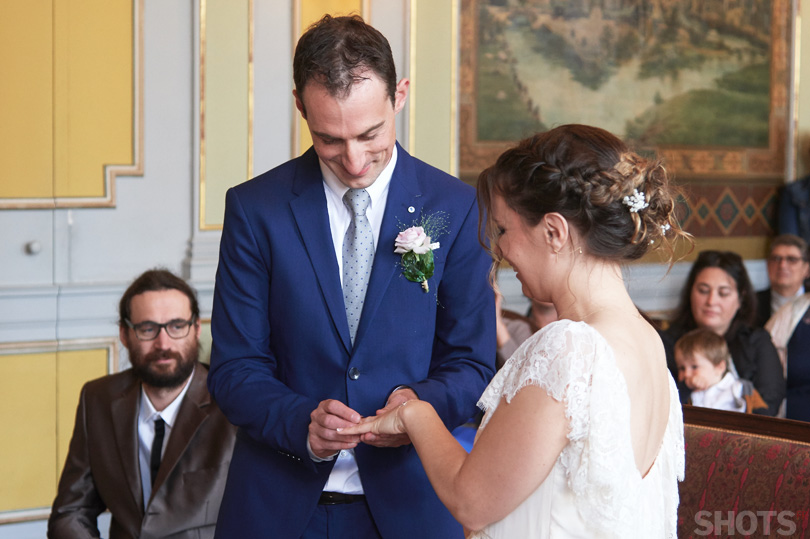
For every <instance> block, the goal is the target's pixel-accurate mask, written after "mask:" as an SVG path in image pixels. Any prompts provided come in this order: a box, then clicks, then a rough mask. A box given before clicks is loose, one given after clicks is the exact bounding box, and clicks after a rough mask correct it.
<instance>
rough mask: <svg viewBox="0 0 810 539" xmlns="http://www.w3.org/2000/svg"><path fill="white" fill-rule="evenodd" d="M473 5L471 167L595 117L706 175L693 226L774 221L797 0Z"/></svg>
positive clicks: (467, 115)
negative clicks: (523, 140) (793, 1)
mask: <svg viewBox="0 0 810 539" xmlns="http://www.w3.org/2000/svg"><path fill="white" fill-rule="evenodd" d="M461 13H462V14H461V28H462V31H461V40H462V43H461V51H462V53H461V76H460V81H461V84H460V86H461V88H460V103H459V122H460V139H459V140H460V145H459V146H460V148H459V165H460V166H459V168H460V172H461V174H462V176H463V177H465V179H468V180H470V179H471V178H474V177H475V176H476V175H477V174H478V173H479V172H480V171H481V170H482V169H484V168H486V167H487V166H489V165H490V164H492V163H494V161H495V160H496V159H497V157H498V155H499V154H500V153H501V152H502V151H503V150H504V149H505V148H507V147H508V146H510V145H511V144H512V143H514V142H515V141H517V140H519V139H521V138H523V137H524V136H527V135H529V134H531V133H533V132H535V131H543V130H546V129H549V128H551V127H554V126H557V125H562V124H566V123H584V124H590V125H595V126H598V127H602V128H604V129H607V130H608V131H610V132H612V133H614V134H616V135H617V136H619V137H621V138H622V139H624V140H626V141H628V142H629V143H630V144H631V145H632V146H633V147H634V148H635V149H636V150H638V151H640V152H642V153H650V154H652V153H657V154H659V155H661V156H662V157H663V158H664V160H665V163H666V166H667V169H668V170H669V171H670V172H672V173H673V174H674V176H675V178H676V179H677V180H678V181H679V182H680V183H682V184H689V185H690V190H691V187H697V189H696V190H695V191H696V192H693V193H692V194H691V195H692V196H690V197H689V202H688V207H687V208H686V220H687V221H691V224H690V226H689V227H687V228H689V229H691V230H692V232H693V233H700V234H702V235H710V236H718V235H720V236H725V235H742V234H747V235H762V234H768V233H770V231H771V226H770V221H771V220H772V217H773V212H774V197H775V194H776V189H777V187H778V185H781V184H782V183H783V182H784V178H785V174H786V172H791V173H792V171H786V166H787V163H789V162H790V161H791V160H792V155H793V152H792V146H793V143H792V136H790V135H791V132H790V130H791V129H792V125H793V122H792V121H791V119H790V97H791V95H792V92H791V91H790V90H791V88H790V81H791V68H790V66H791V62H790V59H791V44H792V41H791V40H792V35H791V34H792V14H793V9H792V4H791V0H725V1H724V0H701V1H695V0H669V1H666V2H648V1H642V0H602V1H598V2H594V1H590V0H587V1H586V0H462V8H461ZM697 180H699V181H697ZM703 187H707V188H709V191H707V193H703V192H702V191H701V188H703ZM752 193H755V194H752ZM704 195H705V196H704ZM729 200H731V202H730V203H729ZM684 224H685V225H686V224H687V223H686V222H685V223H684ZM737 225H741V226H737ZM706 227H708V228H706Z"/></svg>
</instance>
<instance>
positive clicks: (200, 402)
mask: <svg viewBox="0 0 810 539" xmlns="http://www.w3.org/2000/svg"><path fill="white" fill-rule="evenodd" d="M204 369H205V367H203V366H202V365H197V366H196V367H195V368H194V374H193V375H192V377H191V380H190V381H189V384H190V385H189V387H188V391H187V392H186V396H185V397H184V398H183V402H181V403H180V409H179V410H178V411H177V416H176V417H175V419H174V425H173V426H172V433H171V435H170V436H169V441H168V443H167V444H166V451H165V452H164V454H163V457H162V458H161V460H160V468H159V469H158V474H157V477H155V484H154V485H153V486H152V498H154V497H155V493H156V492H158V491H159V490H160V486H161V485H162V484H163V482H164V481H166V478H167V477H169V474H170V473H171V472H172V470H173V469H174V467H175V466H176V465H177V462H178V461H179V460H180V458H181V457H182V456H183V453H185V451H186V448H187V447H188V444H189V443H190V442H191V440H192V438H194V434H195V433H196V432H197V429H199V428H200V425H202V423H203V421H205V420H206V419H207V418H208V410H209V408H208V406H209V404H211V396H210V395H209V394H208V390H207V389H206V387H205V378H206V376H205V372H204ZM150 501H151V500H150Z"/></svg>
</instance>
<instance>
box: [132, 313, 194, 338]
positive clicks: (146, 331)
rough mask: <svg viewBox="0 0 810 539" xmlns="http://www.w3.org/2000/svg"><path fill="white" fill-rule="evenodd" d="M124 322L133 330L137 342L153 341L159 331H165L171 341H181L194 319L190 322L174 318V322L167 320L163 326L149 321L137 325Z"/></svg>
mask: <svg viewBox="0 0 810 539" xmlns="http://www.w3.org/2000/svg"><path fill="white" fill-rule="evenodd" d="M125 322H126V323H127V325H128V326H129V327H131V328H132V329H134V330H135V336H136V337H138V340H139V341H154V340H155V339H157V336H158V335H160V330H161V329H165V330H166V335H168V336H169V337H171V338H172V339H182V338H183V337H185V336H187V335H188V332H189V331H190V330H191V325H192V324H193V323H194V318H193V317H192V318H191V319H190V320H183V319H181V318H176V319H174V320H169V321H168V322H166V323H165V324H158V323H157V322H152V321H151V320H147V321H146V322H139V323H137V324H133V323H132V322H130V321H129V320H125Z"/></svg>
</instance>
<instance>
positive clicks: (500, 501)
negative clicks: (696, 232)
mask: <svg viewBox="0 0 810 539" xmlns="http://www.w3.org/2000/svg"><path fill="white" fill-rule="evenodd" d="M478 195H479V201H480V205H481V210H482V215H483V214H484V210H485V212H486V216H487V235H488V237H489V240H490V244H491V246H492V250H493V257H494V259H495V266H494V267H495V268H497V266H498V264H499V263H500V262H501V261H502V260H506V261H507V262H508V263H509V264H510V265H511V266H512V268H513V269H514V270H515V272H517V278H518V279H519V280H520V282H521V283H522V285H523V292H524V293H525V294H526V295H527V296H528V297H530V298H532V299H535V300H538V301H550V302H553V303H554V306H555V307H556V309H557V312H558V313H559V317H560V320H559V321H557V322H554V323H552V324H550V325H548V326H546V327H545V328H543V329H542V330H540V331H538V332H537V333H536V334H535V335H533V336H532V337H531V338H530V339H528V340H527V341H526V342H524V343H523V345H522V346H521V347H520V348H519V349H518V350H517V351H516V352H515V354H514V355H513V356H512V357H511V358H510V359H509V361H508V362H507V363H506V365H505V366H504V367H503V368H502V369H501V370H500V371H499V372H498V373H497V374H496V376H495V378H493V380H492V382H491V383H490V385H489V387H487V389H486V391H485V392H484V394H483V395H482V397H481V400H480V401H479V406H480V407H481V408H483V409H484V410H485V412H486V413H485V415H484V419H483V420H482V423H481V427H480V429H479V431H478V434H477V436H476V441H475V444H474V446H473V449H472V451H471V453H470V454H469V455H468V454H467V453H466V452H465V450H464V449H463V448H462V447H461V446H460V445H459V444H458V443H457V442H456V441H455V439H454V438H453V436H452V435H451V434H450V432H448V431H447V429H446V428H445V426H444V425H443V423H442V421H441V420H440V419H439V417H438V416H437V415H436V413H435V412H434V410H433V408H432V406H431V405H430V404H429V403H427V402H424V401H419V400H413V401H409V402H407V403H405V404H406V405H403V406H400V407H398V408H395V409H393V410H391V411H389V412H388V413H385V414H382V415H379V416H376V417H369V418H365V419H364V420H363V422H362V423H361V424H359V425H356V426H353V427H350V428H346V429H343V432H344V433H345V434H360V433H365V432H371V433H374V434H381V433H386V434H400V433H405V434H407V435H408V436H409V437H410V439H411V442H412V443H413V445H414V447H415V448H416V451H417V452H418V453H419V456H420V458H421V460H422V462H423V464H424V468H425V471H426V472H427V475H428V478H429V479H430V482H431V484H432V485H433V488H434V489H435V490H436V493H437V494H438V495H439V497H440V498H441V500H442V502H443V503H444V504H445V505H446V506H447V507H448V508H449V509H450V511H451V513H452V514H453V515H454V516H455V518H456V519H457V520H458V521H459V522H461V523H462V524H463V525H464V526H465V528H466V529H468V530H470V535H469V536H468V537H475V538H492V539H497V538H509V539H516V538H518V539H519V538H524V537H544V538H545V537H588V538H591V537H621V538H627V537H644V538H648V537H675V536H676V524H677V507H678V484H677V481H678V480H682V479H683V471H684V448H683V420H682V417H681V407H680V404H679V401H678V393H677V391H676V389H675V384H674V382H673V380H672V378H671V377H670V375H669V371H668V370H667V365H666V360H665V356H664V347H663V345H662V344H661V340H660V339H659V337H658V335H657V333H656V331H655V330H654V329H653V327H652V326H650V324H649V323H648V322H647V321H646V320H645V319H644V318H643V317H642V316H641V315H640V313H639V311H638V310H637V309H636V307H635V306H634V305H633V302H632V301H631V299H630V296H629V295H628V293H627V291H626V289H625V285H624V282H623V280H622V272H621V264H622V263H623V262H625V261H628V260H635V259H638V258H640V257H641V256H642V255H644V254H646V253H647V252H648V251H650V250H651V249H656V248H659V247H662V246H664V247H667V248H668V253H669V256H670V258H671V256H672V240H674V239H677V238H678V237H684V236H688V235H687V234H686V233H684V232H682V231H681V230H680V228H679V227H678V224H677V222H676V220H675V216H674V212H673V210H674V205H675V202H674V195H673V193H672V192H671V191H670V187H669V183H668V180H667V176H666V173H665V171H664V169H663V167H662V166H661V164H660V163H657V162H649V161H647V160H645V159H643V158H641V157H639V156H638V155H636V154H635V153H632V152H631V151H630V150H629V149H628V148H627V146H626V145H625V144H624V143H622V142H621V141H620V140H619V139H617V138H616V137H614V136H613V135H611V134H610V133H608V132H606V131H604V130H602V129H598V128H594V127H589V126H584V125H565V126H561V127H558V128H555V129H552V130H551V131H548V132H546V133H541V134H538V135H535V136H533V137H531V138H528V139H526V140H523V141H522V142H520V143H519V144H518V145H517V146H516V147H514V148H512V149H510V150H508V151H506V152H505V153H504V154H503V155H501V156H500V158H499V159H498V161H497V163H496V164H495V165H494V166H492V167H490V168H489V169H487V170H485V171H484V172H483V173H482V174H481V176H480V178H479V180H478Z"/></svg>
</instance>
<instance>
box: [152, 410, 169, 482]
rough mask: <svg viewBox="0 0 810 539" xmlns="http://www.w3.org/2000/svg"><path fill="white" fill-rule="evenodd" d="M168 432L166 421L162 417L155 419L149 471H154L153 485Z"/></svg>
mask: <svg viewBox="0 0 810 539" xmlns="http://www.w3.org/2000/svg"><path fill="white" fill-rule="evenodd" d="M165 434H166V423H165V422H164V421H163V418H162V417H158V418H157V419H155V439H154V441H152V458H151V460H150V462H149V471H150V472H152V485H154V484H155V478H156V477H157V473H158V469H159V468H160V456H161V455H160V454H161V452H162V451H163V436H164V435H165Z"/></svg>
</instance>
